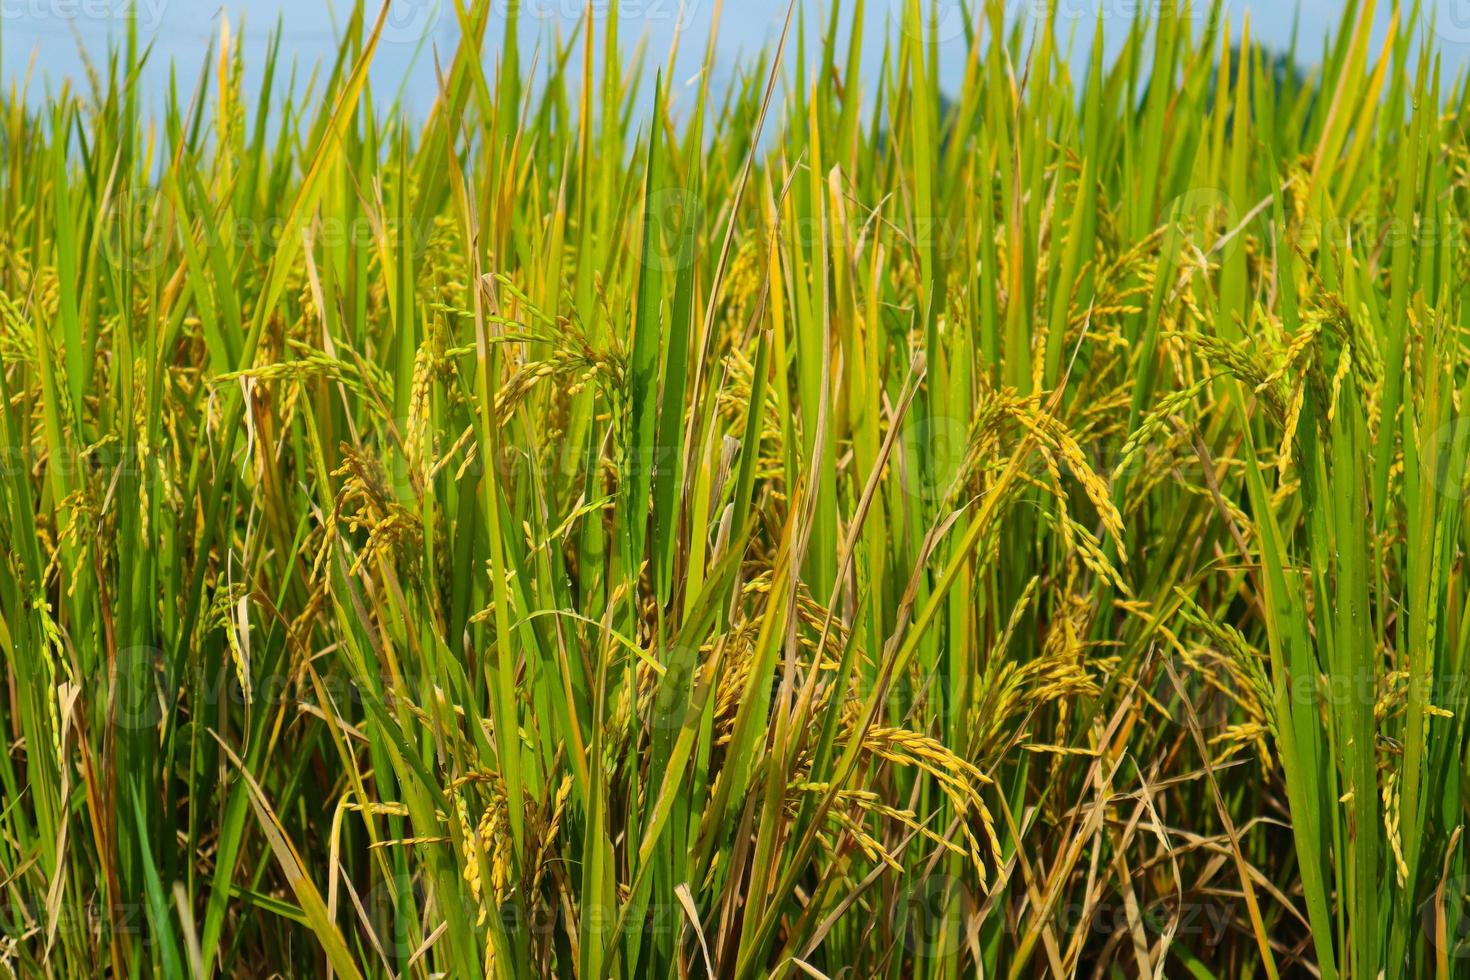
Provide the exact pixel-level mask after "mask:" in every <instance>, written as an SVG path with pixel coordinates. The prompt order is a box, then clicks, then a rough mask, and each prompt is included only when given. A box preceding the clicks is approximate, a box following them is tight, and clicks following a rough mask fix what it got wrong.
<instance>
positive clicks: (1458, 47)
mask: <svg viewBox="0 0 1470 980" xmlns="http://www.w3.org/2000/svg"><path fill="white" fill-rule="evenodd" d="M392 2H393V5H394V6H393V11H392V14H391V15H390V22H389V29H388V31H387V34H386V36H385V43H384V45H383V46H382V48H381V50H380V52H379V55H378V59H377V62H376V68H375V72H374V81H375V84H378V85H389V86H393V85H396V84H397V83H399V82H400V81H405V80H406V84H405V88H404V91H405V100H406V103H407V105H408V107H409V108H410V110H416V111H421V110H422V109H424V108H426V107H427V105H428V103H429V102H430V101H431V100H432V97H433V92H434V84H433V83H434V68H433V64H434V61H433V54H432V47H427V48H423V49H420V48H419V45H418V44H417V42H418V41H419V40H420V39H421V38H424V37H428V38H429V39H431V41H434V42H437V43H438V45H439V48H440V50H441V51H442V50H447V49H448V48H450V47H451V46H452V44H453V39H454V32H455V22H454V17H453V14H452V0H392ZM509 2H512V0H493V3H494V7H495V9H496V11H497V12H500V11H503V10H504V9H505V5H506V4H507V3H509ZM518 2H520V3H521V5H522V8H521V9H522V34H523V36H524V37H525V38H526V39H527V40H528V41H530V42H534V41H535V40H536V39H537V38H538V37H543V36H546V34H547V33H548V32H550V31H553V30H555V29H557V28H558V27H561V28H566V27H567V26H568V25H569V24H570V23H571V22H572V21H573V20H574V19H575V17H576V15H577V14H578V13H579V12H580V11H581V9H582V7H583V5H584V3H585V0H518ZM798 2H800V3H803V4H804V5H805V6H806V9H807V10H808V11H809V12H810V13H811V14H812V15H813V17H814V18H815V17H817V16H822V17H823V18H825V15H823V14H821V13H820V12H821V11H824V10H827V9H829V8H828V6H827V2H826V0H798ZM839 2H842V0H839ZM924 2H925V3H926V4H927V3H928V2H929V0H924ZM938 2H939V3H940V10H941V24H942V26H943V27H944V28H945V29H944V30H943V31H942V33H943V34H944V36H945V37H946V38H948V39H947V40H946V41H945V43H944V44H943V45H942V50H941V59H940V65H941V74H942V75H943V76H944V77H945V78H948V79H951V80H952V79H953V78H954V76H955V75H956V74H957V72H958V71H959V66H960V65H961V64H962V62H963V57H964V51H963V42H962V40H961V39H960V38H959V37H958V36H957V34H958V29H957V26H958V25H957V23H956V19H955V18H954V17H953V16H951V15H952V14H953V12H954V11H957V10H958V9H959V8H958V4H957V2H956V0H938ZM1043 2H1044V0H1006V3H1007V7H1008V9H1010V10H1011V11H1012V13H1013V16H1029V14H1030V12H1031V11H1032V10H1034V9H1037V7H1038V6H1039V5H1040V4H1042V3H1043ZM1059 2H1060V10H1061V22H1062V23H1063V24H1064V25H1075V27H1076V28H1077V31H1078V37H1079V38H1085V37H1087V36H1088V35H1089V33H1090V30H1091V25H1092V23H1093V20H1094V18H1095V17H1096V16H1097V14H1098V12H1099V10H1101V12H1102V15H1103V23H1104V28H1105V30H1108V31H1109V33H1110V35H1111V36H1112V37H1113V38H1114V39H1116V38H1117V37H1118V36H1120V35H1121V34H1122V32H1123V29H1124V27H1125V25H1126V23H1127V20H1128V18H1129V16H1130V14H1131V12H1132V11H1133V10H1134V9H1135V8H1136V7H1138V6H1139V5H1140V4H1154V5H1158V4H1164V3H1169V4H1172V3H1175V2H1178V0H1059ZM902 3H903V0H869V3H868V13H867V17H866V20H867V22H868V30H869V31H870V32H871V33H873V34H877V33H879V32H881V31H882V30H883V26H884V24H885V22H886V21H887V19H888V17H889V16H890V15H891V13H892V12H893V11H896V10H898V9H900V8H901V6H902ZM130 5H131V6H135V7H136V9H137V11H138V16H139V22H140V24H141V25H143V27H144V29H145V34H146V36H148V37H149V38H151V39H152V41H153V42H154V57H153V63H152V65H151V70H150V76H149V83H150V85H153V86H158V85H159V83H161V82H162V81H163V80H164V79H166V77H167V75H166V68H165V66H166V65H167V64H168V63H169V62H170V61H172V62H175V63H177V64H178V65H179V67H180V78H181V84H182V85H192V84H193V79H194V77H195V76H196V75H197V72H198V69H199V64H200V62H199V59H200V57H201V54H202V52H203V50H204V48H205V46H206V45H207V44H208V43H209V40H210V39H211V37H212V36H214V35H215V34H217V33H218V30H219V27H218V24H219V16H220V14H221V12H222V11H224V12H228V14H229V15H230V17H231V19H232V21H234V22H235V23H237V24H238V23H239V22H240V19H241V18H243V19H244V25H245V27H244V33H243V38H244V42H243V43H244V44H245V45H246V49H247V55H249V54H251V53H252V52H253V51H258V50H260V49H261V48H263V44H264V39H265V36H266V33H267V31H268V29H269V28H270V27H271V26H272V25H274V24H275V23H276V21H277V18H279V19H280V21H281V23H282V25H283V28H284V48H285V51H286V53H287V60H288V61H289V60H290V58H291V57H292V56H294V57H295V59H296V61H297V63H298V65H299V67H300V70H301V73H302V74H303V75H304V74H305V73H306V72H307V71H308V70H309V68H310V66H311V64H312V63H314V62H316V61H317V60H318V59H321V58H323V57H324V56H325V55H326V54H327V53H328V52H329V51H330V50H331V45H332V39H333V37H334V35H335V30H334V27H333V24H334V16H333V7H334V6H335V7H336V8H337V9H338V10H339V11H340V10H345V9H348V8H349V5H348V4H347V3H345V2H342V0H339V2H337V3H336V4H331V3H329V2H327V0H227V2H225V3H223V4H219V3H211V2H208V0H0V58H3V61H0V76H3V79H4V80H5V81H6V82H10V81H12V80H14V79H16V78H17V77H19V76H22V75H24V74H25V73H26V72H27V71H28V70H30V71H31V72H32V80H31V83H30V84H31V95H32V97H33V98H34V97H36V96H38V95H39V94H40V93H41V92H43V91H44V90H45V89H46V88H47V87H48V86H50V87H53V88H54V87H55V86H56V85H58V84H60V82H61V81H62V80H64V79H68V78H73V79H74V78H77V77H79V75H80V72H81V66H82V61H81V58H80V56H79V54H78V44H79V42H80V44H81V46H82V47H84V48H86V49H87V50H88V51H90V52H93V53H97V52H101V51H105V50H106V47H107V43H108V39H109V38H110V37H116V36H117V35H118V34H119V32H120V31H121V30H122V29H123V23H124V20H123V16H124V13H125V11H126V10H127V9H128V8H129V6H130ZM593 5H594V9H595V10H597V11H599V12H600V13H601V15H603V16H609V15H611V14H612V12H614V11H616V12H618V13H619V16H621V18H622V24H623V28H622V30H623V35H624V38H625V40H626V41H627V42H628V43H629V44H631V43H633V42H634V41H635V40H636V39H637V38H638V37H639V36H645V37H646V38H647V42H648V46H649V55H650V56H651V57H652V58H654V59H656V60H657V61H658V62H659V63H662V61H663V60H664V58H665V57H666V54H667V52H668V50H669V45H670V42H671V40H672V38H673V36H674V33H675V31H676V30H678V29H682V30H683V31H684V33H685V42H684V44H683V51H684V55H685V57H684V58H683V59H681V64H680V72H689V73H692V71H693V69H694V66H695V64H697V61H698V57H699V52H700V51H701V50H702V49H703V46H704V41H705V37H706V36H707V34H708V30H709V25H710V22H711V18H712V14H713V12H714V9H715V6H716V0H593ZM681 5H682V7H683V13H682V14H681ZM1197 5H1198V6H1203V5H1204V2H1203V0H1200V2H1198V3H1197ZM370 6H372V4H371V3H370ZM844 6H846V4H845V3H844ZM1379 6H1380V7H1382V8H1384V9H1383V10H1381V11H1380V12H1379V16H1378V21H1379V29H1380V32H1381V31H1382V29H1383V28H1384V27H1385V26H1386V25H1387V23H1388V19H1389V16H1390V14H1389V12H1388V8H1390V7H1391V3H1390V2H1389V0H1384V2H1381V3H1380V4H1379ZM1226 7H1227V10H1228V11H1229V13H1230V17H1231V23H1232V29H1233V31H1234V33H1236V34H1238V33H1239V27H1240V24H1241V23H1242V22H1243V21H1244V18H1245V15H1246V14H1247V12H1248V13H1249V16H1250V21H1251V30H1252V34H1253V35H1254V36H1256V37H1258V38H1262V39H1264V40H1265V41H1266V42H1267V43H1272V44H1276V45H1284V44H1285V43H1286V42H1287V40H1288V39H1289V37H1290V35H1291V31H1292V26H1293V22H1294V21H1295V20H1296V18H1297V17H1300V20H1301V36H1302V44H1301V48H1302V55H1303V58H1304V60H1306V61H1308V62H1310V61H1311V60H1313V55H1314V54H1315V53H1316V52H1318V51H1320V50H1321V42H1322V39H1323V38H1324V37H1325V36H1326V35H1327V34H1328V33H1329V32H1331V31H1332V30H1334V29H1335V28H1336V25H1337V22H1338V18H1339V9H1340V4H1339V3H1338V2H1335V0H1300V3H1291V2H1285V0H1275V2H1261V0H1256V2H1254V3H1250V2H1246V0H1229V2H1228V3H1227V4H1226ZM1439 8H1440V9H1439V13H1438V15H1437V16H1435V15H1432V14H1430V15H1425V16H1424V17H1423V18H1422V19H1421V23H1420V24H1418V25H1414V26H1415V32H1416V34H1420V35H1421V36H1425V37H1428V38H1429V39H1430V40H1432V41H1433V42H1434V43H1435V44H1437V45H1438V46H1439V48H1440V50H1442V51H1443V52H1444V55H1445V61H1446V64H1447V66H1448V67H1449V70H1450V71H1452V72H1453V71H1456V70H1459V69H1460V68H1461V67H1462V66H1464V65H1465V64H1466V63H1467V61H1470V0H1440V3H1439ZM785 11H786V0H727V2H726V3H725V9H724V13H723V16H722V20H721V28H720V34H719V47H718V57H717V68H716V70H717V71H718V72H721V73H727V72H728V71H729V70H730V67H731V66H732V65H734V64H735V63H736V62H737V61H738V59H739V58H740V57H741V56H742V54H749V53H751V52H752V51H754V50H756V49H758V48H760V47H761V46H762V45H763V44H766V43H768V42H769V41H771V40H773V39H774V38H775V37H776V36H777V34H778V33H779V30H780V25H781V21H782V18H783V17H784V15H785ZM1196 16H1199V17H1201V18H1202V17H1203V15H1202V14H1197V15H1196ZM1066 29H1067V28H1065V27H1064V28H1063V30H1064V31H1065V30H1066ZM492 30H493V28H492ZM1077 47H1078V49H1079V54H1082V53H1085V49H1086V44H1085V42H1084V41H1080V40H1079V42H1078V44H1077ZM33 56H34V68H32V67H31V66H32V57H33ZM1079 62H1080V57H1079ZM247 63H256V64H258V63H259V59H258V58H247ZM716 81H719V79H717V80H716Z"/></svg>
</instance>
